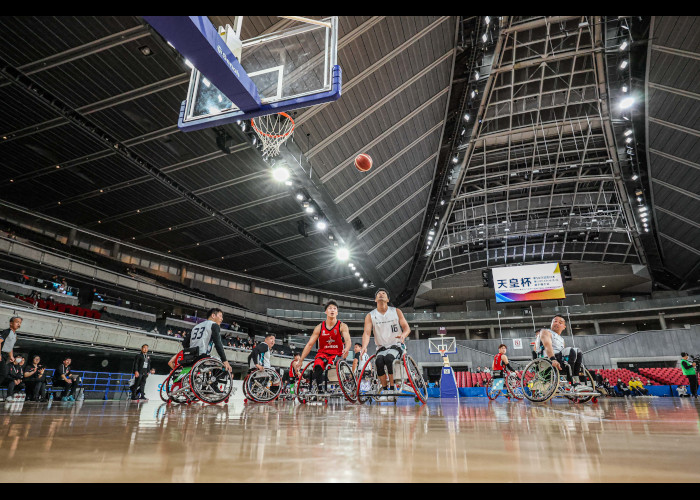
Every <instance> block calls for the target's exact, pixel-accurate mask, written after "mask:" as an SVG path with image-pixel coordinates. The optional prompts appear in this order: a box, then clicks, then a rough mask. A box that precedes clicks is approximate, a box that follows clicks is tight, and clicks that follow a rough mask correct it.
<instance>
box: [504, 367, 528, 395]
mask: <svg viewBox="0 0 700 500" xmlns="http://www.w3.org/2000/svg"><path fill="white" fill-rule="evenodd" d="M506 388H507V389H508V394H510V395H511V396H512V397H514V398H515V399H518V400H520V399H523V398H524V397H525V395H524V394H523V385H522V380H521V379H520V377H518V376H517V375H516V374H515V373H508V375H506Z"/></svg>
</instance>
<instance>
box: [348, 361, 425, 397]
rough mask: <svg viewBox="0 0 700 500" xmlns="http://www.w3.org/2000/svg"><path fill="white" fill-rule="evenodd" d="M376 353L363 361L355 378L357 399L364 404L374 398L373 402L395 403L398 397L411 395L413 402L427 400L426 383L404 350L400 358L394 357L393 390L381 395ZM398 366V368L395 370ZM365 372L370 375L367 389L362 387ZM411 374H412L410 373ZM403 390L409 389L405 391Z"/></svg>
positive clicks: (415, 364) (416, 365)
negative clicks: (388, 393)
mask: <svg viewBox="0 0 700 500" xmlns="http://www.w3.org/2000/svg"><path fill="white" fill-rule="evenodd" d="M376 358H377V355H376V354H373V355H372V356H370V357H369V359H368V360H367V361H366V362H365V364H364V366H363V367H362V371H361V372H360V376H359V378H358V379H357V401H358V402H359V403H360V404H364V403H365V402H366V401H371V400H374V401H375V402H377V403H379V402H390V403H394V404H396V401H397V398H399V397H412V398H414V400H415V402H416V403H418V402H420V403H421V404H425V403H426V402H427V400H428V384H427V383H426V382H425V380H424V379H423V375H421V373H420V370H419V368H418V364H417V363H416V362H415V361H414V359H413V358H412V357H411V356H410V355H409V354H408V353H407V352H406V351H405V350H404V351H403V352H402V354H401V358H400V359H395V360H394V364H393V368H394V387H395V392H394V393H393V394H390V395H384V396H383V395H382V394H381V393H382V386H381V383H380V381H379V376H378V375H377V365H376ZM397 367H398V370H397ZM365 374H368V375H369V377H370V387H369V390H366V391H365V390H363V389H362V385H363V384H362V382H363V380H364V378H365ZM412 374H413V375H412ZM404 391H410V393H408V394H407V393H405V392H404Z"/></svg>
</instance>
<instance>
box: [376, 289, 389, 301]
mask: <svg viewBox="0 0 700 500" xmlns="http://www.w3.org/2000/svg"><path fill="white" fill-rule="evenodd" d="M374 301H375V302H376V303H377V304H378V303H380V302H389V292H388V291H387V290H386V288H378V289H377V291H376V292H374Z"/></svg>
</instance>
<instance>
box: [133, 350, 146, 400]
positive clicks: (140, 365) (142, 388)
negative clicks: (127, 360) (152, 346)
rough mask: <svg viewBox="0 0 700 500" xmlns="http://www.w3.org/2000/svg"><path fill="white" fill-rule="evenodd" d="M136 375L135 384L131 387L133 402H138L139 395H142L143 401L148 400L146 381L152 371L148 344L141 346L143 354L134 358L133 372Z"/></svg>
mask: <svg viewBox="0 0 700 500" xmlns="http://www.w3.org/2000/svg"><path fill="white" fill-rule="evenodd" d="M131 371H132V372H133V373H134V384H133V385H132V386H131V400H132V401H138V400H139V398H138V397H137V395H138V394H139V393H141V399H143V400H144V401H148V399H147V398H146V394H145V392H146V379H147V378H148V374H149V373H150V371H151V356H149V354H148V344H143V345H142V346H141V353H140V354H137V355H136V357H135V358H134V366H133V368H132V370H131Z"/></svg>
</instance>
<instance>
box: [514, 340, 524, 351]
mask: <svg viewBox="0 0 700 500" xmlns="http://www.w3.org/2000/svg"><path fill="white" fill-rule="evenodd" d="M522 348H523V340H522V339H513V349H522Z"/></svg>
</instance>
